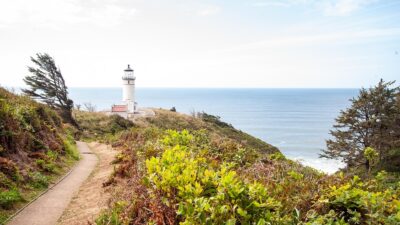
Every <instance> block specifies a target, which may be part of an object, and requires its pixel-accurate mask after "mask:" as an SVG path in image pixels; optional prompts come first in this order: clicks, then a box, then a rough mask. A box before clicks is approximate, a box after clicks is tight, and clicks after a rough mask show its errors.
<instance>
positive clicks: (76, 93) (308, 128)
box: [70, 88, 358, 173]
mask: <svg viewBox="0 0 400 225" xmlns="http://www.w3.org/2000/svg"><path fill="white" fill-rule="evenodd" d="M121 92H122V91H121V89H120V88H71V89H70V95H71V98H72V99H73V100H74V102H75V103H78V104H83V103H85V102H91V103H92V104H95V105H96V106H97V109H98V110H102V109H109V108H110V106H111V105H112V104H118V103H120V102H121V95H122V93H121ZM357 92H358V91H357V89H182V88H137V90H136V99H137V102H138V103H139V107H156V108H158V107H161V108H166V109H170V108H171V107H173V106H175V107H176V109H177V111H179V112H184V113H190V112H192V111H197V112H201V111H205V112H207V113H209V114H214V115H218V116H221V118H222V120H223V121H226V122H228V123H231V124H232V125H233V126H235V127H236V128H238V129H240V130H243V131H245V132H247V133H249V134H251V135H253V136H255V137H258V138H260V139H262V140H264V141H266V142H268V143H270V144H272V145H275V146H277V147H278V148H279V149H280V150H281V151H282V152H283V153H284V154H285V155H286V156H287V157H288V158H291V159H295V160H299V161H301V162H302V163H303V164H305V165H309V166H312V167H314V168H316V169H319V170H322V171H325V172H328V173H332V172H334V171H336V170H337V169H338V168H339V167H340V166H341V164H340V163H338V162H336V161H333V160H325V159H320V158H318V154H319V153H320V151H321V149H324V148H325V147H326V146H325V140H326V139H328V138H329V129H331V128H332V125H333V124H334V119H335V117H337V116H338V114H339V112H340V110H341V109H345V108H347V107H348V106H349V105H350V103H349V101H348V100H349V99H350V98H352V97H354V96H356V95H357Z"/></svg>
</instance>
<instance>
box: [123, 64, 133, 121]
mask: <svg viewBox="0 0 400 225" xmlns="http://www.w3.org/2000/svg"><path fill="white" fill-rule="evenodd" d="M133 72H134V71H133V69H131V67H130V65H129V64H128V68H126V69H125V70H124V73H125V74H124V76H122V84H123V87H122V101H123V102H124V104H126V107H127V108H126V111H127V113H135V111H136V103H135V80H136V77H135V75H134V74H133Z"/></svg>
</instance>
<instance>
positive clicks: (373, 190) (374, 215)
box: [311, 174, 400, 225]
mask: <svg viewBox="0 0 400 225" xmlns="http://www.w3.org/2000/svg"><path fill="white" fill-rule="evenodd" d="M379 176H382V174H380V175H379ZM378 179H380V177H378ZM377 182H379V180H378V181H377V180H371V181H369V182H365V183H364V182H361V180H360V178H359V177H358V176H355V177H354V178H353V179H352V180H351V181H350V182H348V183H346V184H344V185H342V186H340V187H336V186H332V187H331V188H330V190H329V191H328V192H327V193H326V194H325V195H324V196H322V197H321V198H320V199H319V204H321V205H322V206H324V207H327V209H328V210H329V213H327V214H325V215H320V216H317V217H315V218H312V217H311V218H312V219H311V220H312V221H314V222H315V223H312V224H326V223H318V221H325V222H326V219H327V218H330V220H331V221H333V222H334V223H332V224H337V223H338V224H342V221H346V222H347V223H349V224H393V225H394V224H400V200H399V196H400V183H399V184H398V185H397V187H395V188H388V189H385V190H383V191H381V190H378V189H379V185H377ZM332 215H334V216H332ZM322 218H323V219H322Z"/></svg>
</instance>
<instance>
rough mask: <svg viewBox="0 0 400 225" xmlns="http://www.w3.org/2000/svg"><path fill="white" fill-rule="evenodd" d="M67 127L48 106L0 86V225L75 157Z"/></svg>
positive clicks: (69, 165) (61, 171)
mask: <svg viewBox="0 0 400 225" xmlns="http://www.w3.org/2000/svg"><path fill="white" fill-rule="evenodd" d="M68 127H69V126H68V125H65V124H63V123H62V121H61V119H60V117H59V116H58V115H57V113H56V112H55V111H54V110H52V109H50V108H49V107H48V106H46V105H44V104H40V103H37V102H35V101H33V100H31V99H30V98H28V97H22V96H18V95H15V94H13V93H10V92H9V91H7V90H5V89H3V88H0V224H2V222H3V221H4V220H6V218H7V217H8V216H9V215H10V214H12V213H13V212H14V211H15V210H16V209H17V208H18V207H20V206H21V205H22V204H25V203H26V202H27V201H28V200H30V199H32V198H33V197H34V196H35V195H37V194H38V193H39V192H40V191H41V190H43V189H45V188H46V187H47V186H48V185H49V183H50V182H52V180H54V179H55V178H56V177H58V176H59V175H61V174H63V173H64V172H65V171H66V170H67V169H68V168H70V167H71V165H72V164H73V162H74V161H75V160H76V159H78V158H79V155H78V152H77V151H76V148H75V144H74V140H73V138H72V137H71V136H70V135H69V134H68V132H67V130H69V128H68Z"/></svg>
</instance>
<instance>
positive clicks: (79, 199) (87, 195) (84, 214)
mask: <svg viewBox="0 0 400 225" xmlns="http://www.w3.org/2000/svg"><path fill="white" fill-rule="evenodd" d="M89 147H90V148H91V150H92V151H93V152H94V153H95V154H96V155H97V157H98V158H99V162H98V164H97V166H96V168H95V170H94V171H93V173H92V174H91V175H90V177H89V178H88V179H87V180H86V181H85V182H84V183H83V185H82V186H81V187H80V189H79V192H78V194H77V195H75V196H74V197H73V199H72V201H71V202H70V204H69V205H68V207H67V209H66V210H65V211H64V213H63V215H62V216H61V218H60V220H59V223H58V224H59V225H60V224H61V225H71V224H72V225H77V224H85V225H87V224H92V223H94V220H95V219H96V218H97V216H98V214H99V213H100V211H101V210H102V209H104V208H106V207H107V201H108V200H109V198H110V193H109V192H108V189H107V188H103V183H104V182H106V181H107V180H108V178H109V176H110V175H111V173H112V172H113V170H114V167H113V166H112V164H111V163H112V161H113V160H114V158H115V154H116V153H117V152H116V151H115V150H113V149H112V148H111V147H110V146H107V145H104V144H99V143H90V144H89Z"/></svg>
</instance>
